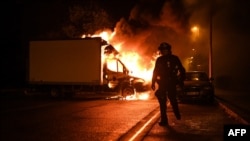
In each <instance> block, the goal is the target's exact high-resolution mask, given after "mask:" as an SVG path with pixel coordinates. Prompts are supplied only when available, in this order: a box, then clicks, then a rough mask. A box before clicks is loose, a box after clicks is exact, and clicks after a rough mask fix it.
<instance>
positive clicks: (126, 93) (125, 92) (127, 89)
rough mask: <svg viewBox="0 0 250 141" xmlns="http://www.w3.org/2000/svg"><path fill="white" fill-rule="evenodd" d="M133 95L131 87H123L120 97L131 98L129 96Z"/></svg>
mask: <svg viewBox="0 0 250 141" xmlns="http://www.w3.org/2000/svg"><path fill="white" fill-rule="evenodd" d="M134 94H135V91H134V88H132V87H125V88H124V89H123V90H122V96H123V97H126V96H131V95H134Z"/></svg>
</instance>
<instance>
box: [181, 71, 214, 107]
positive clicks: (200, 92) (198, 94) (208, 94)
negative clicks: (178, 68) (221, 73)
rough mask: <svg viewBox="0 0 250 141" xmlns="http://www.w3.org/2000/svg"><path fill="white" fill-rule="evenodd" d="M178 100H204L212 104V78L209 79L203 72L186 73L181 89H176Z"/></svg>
mask: <svg viewBox="0 0 250 141" xmlns="http://www.w3.org/2000/svg"><path fill="white" fill-rule="evenodd" d="M177 92H178V99H179V100H180V101H185V100H193V99H196V100H197V99H199V100H205V101H206V102H209V103H212V102H213V100H214V86H213V84H212V78H209V77H208V75H207V73H206V72H203V71H188V72H186V79H185V81H184V86H183V88H181V87H179V86H178V87H177Z"/></svg>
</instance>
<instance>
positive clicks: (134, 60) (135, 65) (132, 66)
mask: <svg viewBox="0 0 250 141" xmlns="http://www.w3.org/2000/svg"><path fill="white" fill-rule="evenodd" d="M114 36H115V32H111V31H102V32H100V33H98V34H95V35H91V36H88V37H101V38H102V39H104V40H106V41H107V42H108V43H110V41H112V38H113V37H114ZM84 37H87V36H86V35H83V36H82V38H84ZM112 46H114V48H115V49H116V50H117V51H118V52H119V54H118V55H116V56H113V57H119V59H120V60H121V61H122V62H123V63H124V64H125V66H126V67H127V68H128V69H129V70H130V72H129V75H131V76H135V77H139V78H143V79H144V80H145V81H146V83H150V81H151V78H152V72H153V66H154V65H153V64H154V60H151V61H150V62H147V63H148V64H143V63H142V62H144V61H143V60H144V58H143V56H141V55H140V54H139V52H135V51H124V50H125V48H126V47H124V46H123V41H120V42H116V43H115V44H112ZM102 59H104V58H102ZM145 65H147V66H150V68H145ZM148 98H149V92H146V93H140V94H135V95H133V96H128V97H126V100H135V99H139V100H146V99H148Z"/></svg>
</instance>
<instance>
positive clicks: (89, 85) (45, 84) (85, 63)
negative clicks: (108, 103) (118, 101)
mask: <svg viewBox="0 0 250 141" xmlns="http://www.w3.org/2000/svg"><path fill="white" fill-rule="evenodd" d="M115 53H118V51H116V50H115V48H114V47H113V46H112V45H110V44H107V42H106V41H104V40H102V39H101V38H100V37H95V38H81V39H73V40H46V41H30V44H29V59H28V63H29V65H28V89H27V92H32V91H42V92H48V93H49V94H50V95H51V96H53V97H58V96H62V95H66V96H67V95H69V96H71V95H72V94H74V93H76V92H79V91H94V92H98V91H104V92H106V91H115V92H119V93H120V94H121V95H122V96H126V95H132V94H134V93H135V91H137V90H142V89H143V85H144V80H143V79H141V78H136V77H133V76H130V75H129V73H128V72H129V70H128V68H127V67H126V66H125V65H124V64H123V62H122V61H120V60H119V58H116V57H114V56H113V57H110V56H111V54H115ZM107 57H108V59H107ZM111 60H112V61H111ZM111 62H112V63H113V64H112V65H115V66H113V69H112V70H111V69H110V68H109V66H110V65H109V64H110V63H111Z"/></svg>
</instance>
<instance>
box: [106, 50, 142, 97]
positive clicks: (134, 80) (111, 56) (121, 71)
mask: <svg viewBox="0 0 250 141" xmlns="http://www.w3.org/2000/svg"><path fill="white" fill-rule="evenodd" d="M117 56H119V52H118V51H117V50H116V49H115V48H114V47H113V46H112V45H108V46H106V47H105V48H104V63H103V78H104V81H106V84H107V85H108V87H109V88H112V89H117V90H118V91H119V92H120V93H121V95H122V96H128V95H133V94H135V93H136V92H138V91H143V90H144V89H145V86H144V82H145V81H144V80H143V79H142V78H138V77H134V76H131V75H129V70H128V68H127V67H126V66H125V65H124V63H123V62H122V61H121V60H120V59H119V57H117Z"/></svg>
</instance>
